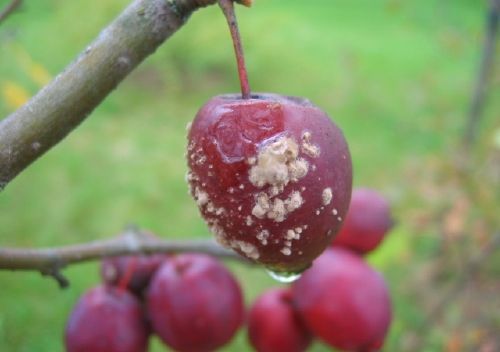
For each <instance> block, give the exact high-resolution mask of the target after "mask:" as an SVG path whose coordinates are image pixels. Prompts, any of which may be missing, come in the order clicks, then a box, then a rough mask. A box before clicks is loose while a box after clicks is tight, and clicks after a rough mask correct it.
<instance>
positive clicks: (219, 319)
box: [147, 254, 244, 352]
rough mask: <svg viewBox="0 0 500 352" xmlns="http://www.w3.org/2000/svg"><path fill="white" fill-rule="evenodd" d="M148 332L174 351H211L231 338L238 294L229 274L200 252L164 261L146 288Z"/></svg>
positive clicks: (239, 316) (238, 319) (237, 319)
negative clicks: (149, 329)
mask: <svg viewBox="0 0 500 352" xmlns="http://www.w3.org/2000/svg"><path fill="white" fill-rule="evenodd" d="M147 307H148V314H149V318H150V320H151V324H152V328H153V330H154V332H155V333H156V334H157V335H158V336H159V337H160V338H161V339H162V341H163V342H164V343H165V344H167V345H169V346H170V347H172V348H173V349H175V350H176V351H180V352H204V351H214V350H216V349H217V348H220V347H221V346H223V345H224V344H226V343H227V342H229V341H230V340H231V338H232V337H233V335H234V334H235V332H236V331H237V330H238V328H239V327H240V325H241V323H242V320H243V310H244V308H243V297H242V293H241V289H240V287H239V285H238V283H237V282H236V280H235V279H234V277H233V276H232V274H231V273H230V272H229V271H228V270H227V269H226V268H225V267H224V266H223V265H222V264H220V263H219V262H218V261H217V260H215V259H213V258H212V257H209V256H207V255H203V254H182V255H178V256H176V257H172V258H171V259H170V260H168V261H166V262H165V263H164V264H163V265H162V266H161V267H160V269H159V270H158V271H157V272H156V274H155V275H154V277H153V279H152V280H151V282H150V285H149V289H148V291H147Z"/></svg>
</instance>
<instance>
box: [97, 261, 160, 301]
mask: <svg viewBox="0 0 500 352" xmlns="http://www.w3.org/2000/svg"><path fill="white" fill-rule="evenodd" d="M167 258H168V257H167V256H166V255H161V254H155V255H150V256H146V255H134V256H120V257H110V258H105V259H103V261H102V262H101V277H102V279H103V281H104V282H105V283H107V284H109V285H113V286H118V285H120V284H121V283H124V280H126V281H127V282H125V283H124V284H125V286H126V288H127V289H128V290H130V291H131V292H132V293H134V294H136V295H137V296H139V297H140V296H141V295H142V293H143V291H144V289H145V288H146V287H147V286H148V284H149V281H150V279H151V277H152V276H153V274H154V273H155V271H156V270H157V269H158V268H159V266H160V265H161V264H162V263H163V261H165V260H166V259H167Z"/></svg>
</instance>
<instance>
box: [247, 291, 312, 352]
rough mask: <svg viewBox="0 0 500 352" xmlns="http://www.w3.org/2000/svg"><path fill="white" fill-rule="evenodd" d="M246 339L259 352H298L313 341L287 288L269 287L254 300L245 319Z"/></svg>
mask: <svg viewBox="0 0 500 352" xmlns="http://www.w3.org/2000/svg"><path fill="white" fill-rule="evenodd" d="M248 337H249V340H250V343H251V344H252V346H253V347H254V348H255V350H256V351H258V352H275V351H287V352H301V351H305V350H306V349H307V347H308V346H309V345H310V344H311V340H312V336H311V333H310V332H309V331H308V330H307V329H306V327H305V325H304V324H303V322H302V321H301V320H300V317H299V316H298V314H297V312H296V311H295V308H294V307H293V303H292V297H291V291H290V289H289V288H272V289H270V290H268V291H266V292H264V293H263V294H262V295H261V296H260V297H258V298H257V300H256V301H255V302H254V304H253V306H252V308H251V309H250V313H249V316H248Z"/></svg>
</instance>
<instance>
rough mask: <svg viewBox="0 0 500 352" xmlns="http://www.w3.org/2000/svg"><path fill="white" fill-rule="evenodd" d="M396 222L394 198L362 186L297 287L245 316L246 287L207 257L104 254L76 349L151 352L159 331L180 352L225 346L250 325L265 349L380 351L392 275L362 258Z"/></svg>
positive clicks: (76, 313) (84, 305) (73, 337)
mask: <svg viewBox="0 0 500 352" xmlns="http://www.w3.org/2000/svg"><path fill="white" fill-rule="evenodd" d="M391 226H392V220H391V214H390V208H389V204H388V203H387V201H386V200H385V199H384V198H383V197H382V196H381V195H380V194H378V193H377V192H375V191H373V190H369V189H355V190H354V191H353V196H352V200H351V205H350V208H349V211H348V213H347V216H346V219H345V222H344V226H343V227H342V229H341V231H340V234H339V235H338V237H336V239H335V240H334V241H333V242H332V244H331V246H330V248H328V249H327V250H326V251H325V252H323V254H322V255H321V256H319V257H318V258H317V259H316V260H315V261H314V263H313V265H312V267H311V268H309V269H308V270H306V271H305V272H304V273H303V274H302V275H301V277H300V278H299V279H298V280H297V281H295V282H294V283H293V284H292V285H290V286H289V287H276V288H271V289H269V290H268V291H266V292H264V293H263V294H262V295H261V296H260V297H258V298H257V299H256V300H255V301H254V302H253V304H252V306H251V307H250V309H249V310H248V312H247V313H246V312H245V307H244V303H243V295H242V291H241V288H240V286H239V283H238V282H237V280H236V279H235V278H234V277H233V275H232V274H231V273H230V272H229V270H228V269H227V268H226V267H225V266H224V265H222V264H221V263H220V262H219V261H218V260H216V259H214V258H212V257H210V256H207V255H204V254H194V253H188V254H179V255H175V256H165V255H152V256H126V257H115V258H107V259H104V260H103V262H102V264H101V276H102V279H103V283H102V284H101V285H100V286H97V287H94V288H92V289H90V290H88V291H87V292H86V293H85V294H84V295H83V296H82V297H81V298H80V300H79V301H78V303H77V304H76V306H75V307H74V309H73V311H72V313H71V315H70V317H69V319H68V322H67V326H66V333H65V344H66V350H67V351H68V352H83V351H93V352H104V351H105V352H144V351H147V350H148V341H149V338H150V336H151V335H152V334H156V335H157V336H158V337H159V338H160V340H161V341H162V342H163V343H164V344H165V345H167V346H169V347H170V348H172V349H174V350H176V351H180V352H183V351H186V352H204V351H215V350H217V349H218V348H220V347H222V346H224V345H225V344H227V343H228V342H229V341H230V340H231V339H232V337H233V336H234V334H235V333H236V332H237V331H238V330H239V329H240V328H241V326H242V325H243V323H245V322H246V325H247V329H248V339H249V343H250V345H251V346H252V347H253V348H254V349H255V350H256V351H258V352H275V351H287V352H300V351H305V350H306V349H307V348H308V346H309V345H310V344H311V342H312V340H313V338H314V337H317V338H319V339H321V340H322V341H323V342H324V343H326V344H328V345H330V346H332V347H335V348H337V349H339V350H343V351H376V350H379V349H380V348H381V347H382V345H383V342H384V338H385V336H386V334H387V331H388V329H389V325H390V322H391V316H392V312H391V301H390V295H389V291H388V288H387V286H386V283H385V282H384V279H383V277H382V276H381V275H380V274H379V273H378V272H377V271H375V270H374V269H373V268H371V267H370V266H369V265H368V264H367V263H366V262H365V261H364V260H363V257H362V255H364V254H367V253H369V252H370V251H372V250H374V249H375V248H376V247H377V245H378V244H380V242H381V241H382V239H383V237H384V236H385V235H386V233H387V232H388V231H389V230H390V228H391Z"/></svg>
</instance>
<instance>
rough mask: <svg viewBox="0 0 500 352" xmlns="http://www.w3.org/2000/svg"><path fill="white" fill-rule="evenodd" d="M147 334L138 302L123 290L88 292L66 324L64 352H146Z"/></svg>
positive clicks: (92, 290) (94, 289) (107, 288)
mask: <svg viewBox="0 0 500 352" xmlns="http://www.w3.org/2000/svg"><path fill="white" fill-rule="evenodd" d="M148 336H149V331H148V328H147V324H146V322H145V319H144V314H143V310H142V306H141V304H140V302H139V301H138V299H137V298H136V297H135V296H134V295H132V294H131V293H129V292H128V291H126V290H119V289H117V288H115V287H111V286H98V287H94V288H92V289H90V290H89V291H87V292H86V293H85V294H84V295H83V296H82V297H81V298H80V300H79V301H78V303H77V304H76V306H75V307H74V309H73V311H72V312H71V315H70V317H69V319H68V322H67V324H66V332H65V345H66V351H67V352H89V351H92V352H145V351H147V348H148Z"/></svg>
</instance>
